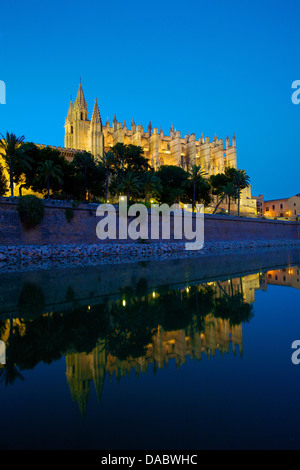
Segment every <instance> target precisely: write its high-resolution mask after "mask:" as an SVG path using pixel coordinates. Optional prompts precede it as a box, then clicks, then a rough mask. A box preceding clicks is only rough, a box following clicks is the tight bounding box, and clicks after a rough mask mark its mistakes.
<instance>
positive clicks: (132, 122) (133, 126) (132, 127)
mask: <svg viewBox="0 0 300 470" xmlns="http://www.w3.org/2000/svg"><path fill="white" fill-rule="evenodd" d="M131 130H132V132H135V122H134V118H132V121H131Z"/></svg>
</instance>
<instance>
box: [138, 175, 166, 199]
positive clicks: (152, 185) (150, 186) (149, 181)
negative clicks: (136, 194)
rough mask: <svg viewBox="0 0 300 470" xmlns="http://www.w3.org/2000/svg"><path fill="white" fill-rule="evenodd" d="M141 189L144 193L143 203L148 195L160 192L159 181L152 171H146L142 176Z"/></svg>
mask: <svg viewBox="0 0 300 470" xmlns="http://www.w3.org/2000/svg"><path fill="white" fill-rule="evenodd" d="M142 183H143V189H144V193H145V203H146V202H147V200H148V197H149V195H154V194H157V193H160V191H161V189H162V185H161V181H160V179H159V178H158V176H156V175H155V174H154V173H153V172H152V171H148V172H147V173H146V174H145V176H144V178H143V182H142Z"/></svg>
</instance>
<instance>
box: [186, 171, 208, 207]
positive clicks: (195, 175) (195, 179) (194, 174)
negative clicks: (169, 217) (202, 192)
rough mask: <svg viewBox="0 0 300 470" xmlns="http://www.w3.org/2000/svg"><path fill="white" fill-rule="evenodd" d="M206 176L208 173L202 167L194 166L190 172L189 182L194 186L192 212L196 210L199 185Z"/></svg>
mask: <svg viewBox="0 0 300 470" xmlns="http://www.w3.org/2000/svg"><path fill="white" fill-rule="evenodd" d="M205 176H206V172H205V171H204V170H203V169H202V168H201V166H200V165H193V166H192V169H191V171H189V181H191V183H192V184H193V202H192V212H194V210H195V202H196V188H197V184H198V183H200V182H201V181H202V180H203V179H204V177H205Z"/></svg>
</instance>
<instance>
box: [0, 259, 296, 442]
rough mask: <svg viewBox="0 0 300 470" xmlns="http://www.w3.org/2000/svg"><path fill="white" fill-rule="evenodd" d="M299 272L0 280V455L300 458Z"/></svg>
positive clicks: (130, 267) (218, 264)
mask: <svg viewBox="0 0 300 470" xmlns="http://www.w3.org/2000/svg"><path fill="white" fill-rule="evenodd" d="M299 266H300V252H299V250H298V251H297V250H294V251H285V250H283V251H281V252H280V253H278V252H276V251H270V252H261V253H258V254H251V253H248V254H244V255H242V254H241V255H237V256H236V257H233V256H232V255H230V256H229V255H228V256H223V257H219V258H218V257H211V258H206V259H205V260H203V259H202V260H198V259H196V258H195V259H189V260H176V261H165V262H161V263H160V262H155V263H153V262H149V263H146V262H143V263H132V264H127V265H114V266H93V267H92V266H90V267H86V268H74V269H68V270H52V271H46V270H36V271H32V272H21V271H19V272H16V273H7V274H5V273H3V274H0V302H1V304H0V339H1V340H2V341H4V343H5V346H6V365H5V366H4V365H3V366H0V404H1V405H0V419H1V429H0V448H2V449H76V448H77V449H107V450H113V449H144V450H147V449H149V450H154V449H162V450H163V449H176V450H177V449H182V450H189V449H299V448H300V419H299V416H300V400H299V386H300V364H299V365H296V364H294V363H293V362H292V360H291V356H292V353H293V349H292V348H291V345H292V342H293V341H294V340H298V339H299V340H300V309H299V301H300V289H299V288H300V282H299V279H300V274H299V270H300V267H299ZM299 357H300V355H299Z"/></svg>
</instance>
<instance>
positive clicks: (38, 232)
mask: <svg viewBox="0 0 300 470" xmlns="http://www.w3.org/2000/svg"><path fill="white" fill-rule="evenodd" d="M17 201H18V199H17V198H15V199H13V200H12V199H10V198H1V199H0V245H10V246H11V245H68V244H104V243H105V244H107V243H114V241H113V240H112V241H111V240H104V241H101V240H99V239H98V238H97V235H96V226H97V223H98V222H99V221H100V217H97V216H96V209H97V207H98V206H97V204H87V205H85V204H81V205H79V206H78V207H76V208H74V209H73V211H74V217H73V219H72V220H71V221H70V222H68V221H67V217H66V212H65V211H66V209H67V208H70V207H72V204H71V203H64V202H56V201H55V202H52V201H49V202H48V201H45V216H44V219H43V221H42V223H41V225H39V226H37V227H36V228H34V229H30V230H25V229H24V228H23V226H22V224H21V222H20V219H19V214H18V211H17ZM133 218H134V217H133ZM133 218H128V221H129V222H130V220H131V219H133ZM117 219H118V217H117ZM149 221H150V217H149ZM172 226H173V217H172V215H171V241H172V242H173V243H178V241H176V240H172ZM149 233H150V230H149ZM299 238H300V223H299V222H294V221H278V220H264V219H253V218H243V217H228V216H225V215H224V216H220V215H219V216H217V215H208V214H205V223H204V239H205V242H209V243H213V242H218V241H229V242H230V241H247V240H253V241H256V240H257V241H259V240H299ZM161 241H164V240H161ZM120 242H121V243H132V242H133V241H132V240H130V239H129V240H121V241H118V243H120ZM154 242H156V243H157V242H159V240H154ZM164 242H167V241H164ZM168 242H169V240H168ZM137 243H138V242H137Z"/></svg>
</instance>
